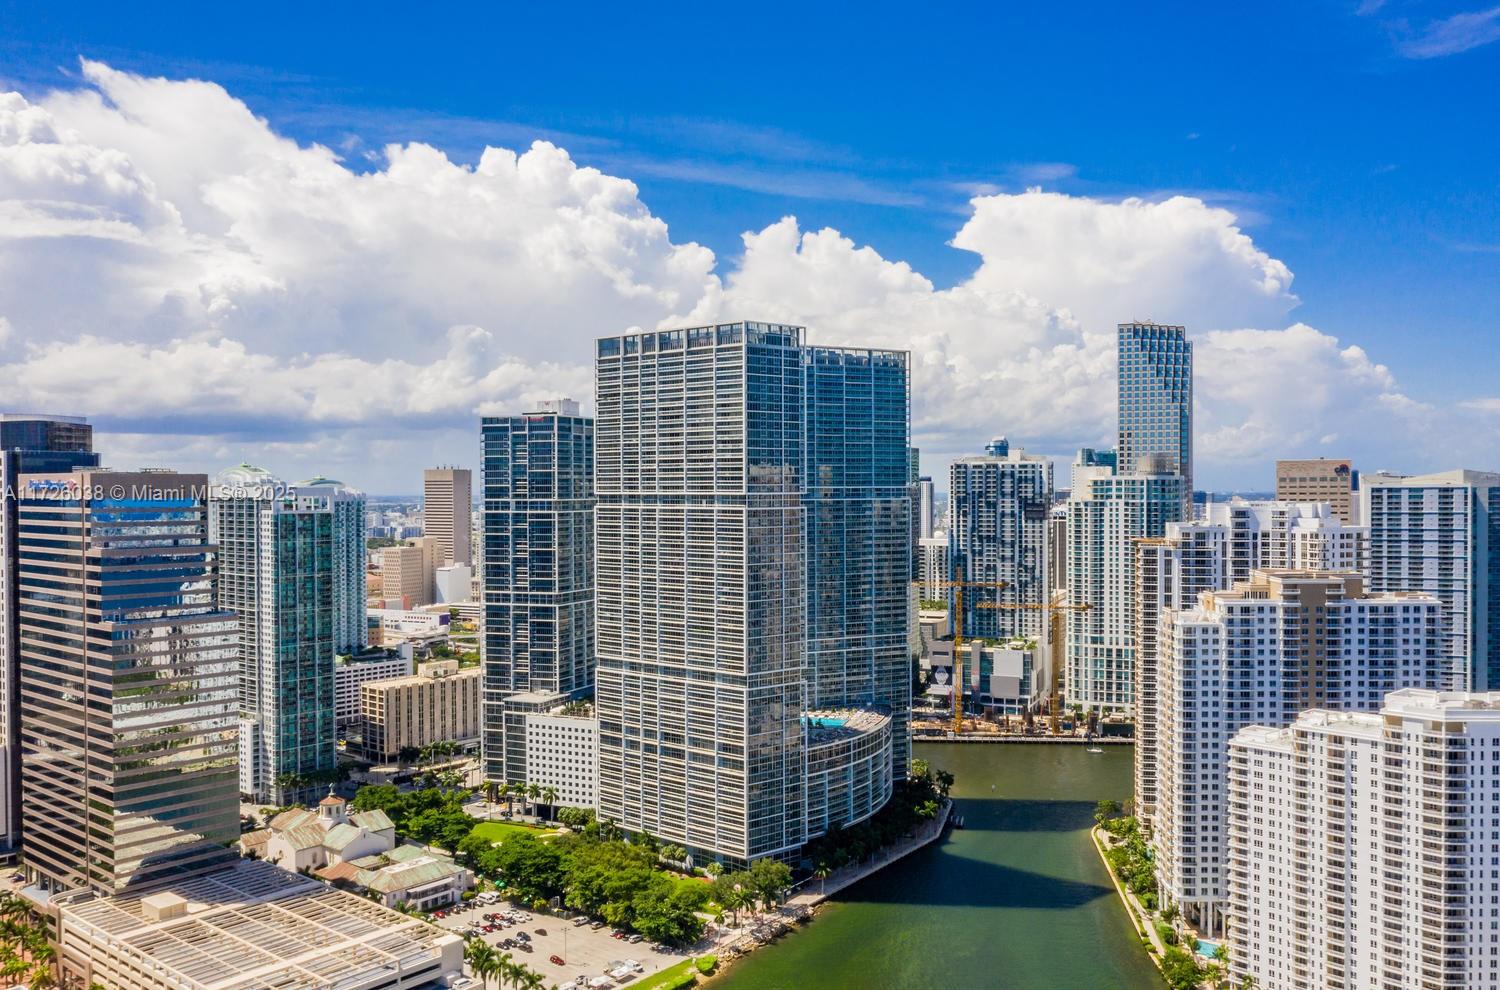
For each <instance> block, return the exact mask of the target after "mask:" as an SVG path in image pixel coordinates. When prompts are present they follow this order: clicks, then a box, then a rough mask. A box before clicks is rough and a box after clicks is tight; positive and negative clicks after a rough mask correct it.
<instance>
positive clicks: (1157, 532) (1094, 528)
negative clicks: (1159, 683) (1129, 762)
mask: <svg viewBox="0 0 1500 990" xmlns="http://www.w3.org/2000/svg"><path fill="white" fill-rule="evenodd" d="M1074 477H1075V478H1076V479H1078V480H1079V481H1081V482H1082V489H1081V490H1077V491H1074V492H1073V493H1072V497H1071V498H1069V499H1068V526H1067V533H1068V554H1067V560H1068V601H1069V603H1070V604H1072V605H1075V606H1076V605H1087V606H1088V608H1087V609H1086V610H1077V611H1070V612H1069V613H1068V637H1067V666H1066V671H1065V676H1066V678H1067V680H1066V684H1065V694H1066V697H1067V702H1068V703H1069V704H1080V705H1083V706H1084V707H1085V708H1088V709H1092V710H1130V709H1131V708H1132V707H1133V705H1134V703H1135V568H1136V561H1135V541H1136V540H1138V539H1141V538H1143V537H1156V536H1161V535H1162V534H1163V533H1164V532H1165V531H1166V526H1167V523H1169V522H1173V521H1175V520H1177V519H1179V518H1180V514H1181V512H1182V508H1183V502H1184V500H1183V495H1182V486H1183V479H1182V476H1181V475H1178V474H1112V473H1110V472H1109V469H1108V468H1106V467H1090V468H1083V469H1080V470H1078V471H1075V472H1074Z"/></svg>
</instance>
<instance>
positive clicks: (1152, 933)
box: [1089, 825, 1167, 970]
mask: <svg viewBox="0 0 1500 990" xmlns="http://www.w3.org/2000/svg"><path fill="white" fill-rule="evenodd" d="M1108 834H1109V833H1107V832H1105V831H1104V829H1102V828H1100V827H1099V826H1097V825H1095V826H1094V827H1093V828H1092V829H1090V830H1089V836H1090V837H1091V838H1093V840H1094V851H1095V852H1097V853H1098V854H1099V862H1101V863H1103V864H1104V872H1105V873H1108V874H1109V882H1110V883H1112V884H1114V885H1115V893H1117V894H1119V895H1120V900H1121V901H1122V902H1123V903H1124V904H1125V913H1126V914H1127V915H1129V916H1130V924H1131V925H1132V926H1133V927H1134V928H1135V931H1136V934H1137V935H1140V936H1142V937H1143V938H1146V939H1149V940H1150V941H1151V944H1152V945H1153V946H1155V948H1156V951H1155V952H1148V953H1146V954H1147V955H1148V956H1150V957H1151V962H1152V964H1153V965H1154V966H1155V967H1156V968H1157V969H1158V970H1160V969H1161V968H1162V959H1163V958H1164V957H1165V956H1166V954H1167V947H1166V946H1165V945H1163V944H1162V940H1161V937H1160V936H1159V935H1157V934H1156V926H1155V925H1153V924H1151V912H1149V911H1147V910H1146V906H1145V905H1144V904H1142V903H1141V902H1140V900H1139V899H1137V898H1136V896H1135V895H1134V894H1132V893H1131V892H1130V890H1129V889H1128V888H1127V887H1126V886H1125V885H1124V884H1123V883H1121V882H1120V878H1119V877H1117V876H1115V871H1114V869H1113V868H1111V867H1110V865H1109V857H1108V856H1106V855H1104V836H1106V835H1108Z"/></svg>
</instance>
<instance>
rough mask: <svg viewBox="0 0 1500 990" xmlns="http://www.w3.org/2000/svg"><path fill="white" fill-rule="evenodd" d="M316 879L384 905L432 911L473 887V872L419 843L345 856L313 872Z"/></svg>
mask: <svg viewBox="0 0 1500 990" xmlns="http://www.w3.org/2000/svg"><path fill="white" fill-rule="evenodd" d="M317 876H318V877H319V878H320V879H323V880H327V881H329V882H330V883H333V884H335V885H338V884H349V885H351V886H353V887H357V888H358V889H360V890H362V891H365V892H366V893H368V894H370V896H371V897H372V898H373V899H374V900H376V901H378V902H380V903H381V904H382V905H384V906H385V907H388V908H393V907H397V906H399V905H403V904H404V905H405V906H407V907H409V908H411V909H413V910H416V911H432V910H434V909H436V908H443V907H447V906H448V905H450V904H456V903H458V901H459V900H460V899H461V898H462V897H463V893H464V891H466V890H468V889H469V888H470V887H472V886H474V874H473V873H471V872H469V871H468V870H466V869H464V868H463V867H462V866H459V865H458V864H457V863H455V862H453V861H452V860H450V859H445V858H444V857H442V856H436V855H433V854H432V853H431V852H428V851H427V850H426V849H423V848H422V847H421V846H397V847H395V848H394V849H391V850H389V851H387V852H383V853H375V854H374V855H371V856H363V857H360V858H359V859H346V860H343V861H341V862H338V863H332V864H330V865H328V866H326V867H324V868H323V869H321V870H318V871H317Z"/></svg>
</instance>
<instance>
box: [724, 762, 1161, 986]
mask: <svg viewBox="0 0 1500 990" xmlns="http://www.w3.org/2000/svg"><path fill="white" fill-rule="evenodd" d="M916 755H917V756H918V757H920V758H922V759H925V760H928V761H929V762H931V763H932V764H933V766H935V767H940V768H943V769H946V770H949V771H950V772H952V773H953V775H954V776H955V777H956V778H957V781H958V783H957V785H956V786H955V787H954V792H953V793H954V797H955V798H956V799H957V807H956V809H955V811H956V813H957V814H959V815H961V816H963V818H964V819H965V822H966V825H967V827H966V828H965V829H963V830H955V831H953V832H951V833H950V834H949V835H948V836H947V837H946V838H944V839H942V840H940V841H939V842H937V843H934V844H933V845H931V846H928V847H927V848H925V849H922V850H919V851H917V852H915V853H913V854H912V855H910V856H908V857H906V858H905V859H903V860H902V861H900V862H899V863H896V864H894V865H892V866H890V867H887V868H886V869H885V870H883V871H881V872H880V873H878V874H876V875H874V876H872V877H869V878H868V879H866V880H864V881H862V882H860V883H859V884H856V885H855V886H853V887H850V888H849V889H848V890H846V891H844V892H843V893H842V894H840V895H839V897H838V898H837V899H836V900H835V901H833V902H831V903H830V904H828V905H826V906H825V907H824V908H823V909H822V910H821V911H820V912H819V914H818V917H817V918H816V919H815V920H814V921H813V922H812V923H811V924H809V925H807V926H805V927H804V928H803V929H801V930H800V931H798V932H795V933H794V934H791V935H788V936H787V937H785V938H783V939H781V940H780V941H778V942H776V943H775V944H773V945H770V946H767V947H765V948H762V949H758V950H756V951H755V952H753V953H751V954H750V955H749V956H748V957H746V958H745V959H742V960H740V961H739V962H737V963H735V964H734V965H733V966H732V967H731V968H730V969H729V971H728V972H727V973H725V975H724V976H723V977H721V978H719V979H717V980H714V981H713V982H712V984H711V986H712V988H713V990H950V988H963V990H967V988H976V990H977V988H986V990H987V988H997V990H1075V988H1076V990H1161V987H1162V982H1161V977H1160V976H1159V975H1158V973H1157V971H1156V969H1155V968H1154V967H1153V966H1152V965H1151V962H1150V960H1149V959H1148V958H1147V956H1146V952H1145V949H1144V948H1143V947H1142V946H1141V944H1140V940H1139V939H1138V938H1137V937H1136V934H1135V931H1134V929H1132V928H1131V927H1130V922H1129V920H1128V919H1127V917H1126V915H1125V909H1124V907H1123V906H1121V904H1120V903H1119V899H1118V898H1117V897H1116V896H1115V892H1114V888H1113V887H1112V886H1111V885H1110V881H1109V875H1108V873H1107V872H1106V871H1105V869H1104V865H1103V864H1102V863H1101V862H1100V861H1099V857H1098V854H1097V853H1096V852H1095V851H1094V847H1093V844H1092V843H1091V842H1090V840H1089V835H1088V830H1089V827H1090V826H1091V825H1092V824H1093V814H1094V805H1095V804H1096V803H1097V802H1098V801H1099V800H1100V799H1101V798H1114V799H1116V800H1122V799H1124V798H1126V797H1127V796H1129V794H1130V788H1131V779H1130V778H1131V748H1130V747H1129V746H1109V747H1105V750H1104V752H1102V753H1089V752H1087V751H1086V750H1085V748H1084V747H1082V746H1070V745H1016V744H1005V745H976V744H968V745H965V744H954V743H948V744H943V743H923V744H919V745H918V746H917V747H916Z"/></svg>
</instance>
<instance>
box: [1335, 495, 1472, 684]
mask: <svg viewBox="0 0 1500 990" xmlns="http://www.w3.org/2000/svg"><path fill="white" fill-rule="evenodd" d="M1360 497H1361V518H1362V519H1363V520H1364V521H1365V522H1366V523H1368V524H1369V527H1370V587H1372V588H1374V589H1376V590H1386V589H1397V588H1401V589H1412V590H1420V591H1428V592H1431V593H1432V594H1434V595H1436V596H1437V597H1438V598H1439V599H1441V600H1442V602H1443V632H1444V636H1445V637H1446V640H1447V642H1446V643H1445V644H1444V651H1443V652H1444V655H1445V657H1446V664H1445V666H1446V668H1447V679H1446V680H1445V681H1444V684H1443V686H1444V687H1445V688H1447V689H1449V690H1459V691H1461V690H1472V691H1487V690H1490V689H1491V688H1500V474H1494V473H1490V472H1486V471H1444V472H1442V473H1440V474H1426V475H1419V476H1416V477H1397V476H1395V475H1388V474H1377V475H1373V476H1368V475H1367V476H1363V477H1362V479H1361V488H1360Z"/></svg>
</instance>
